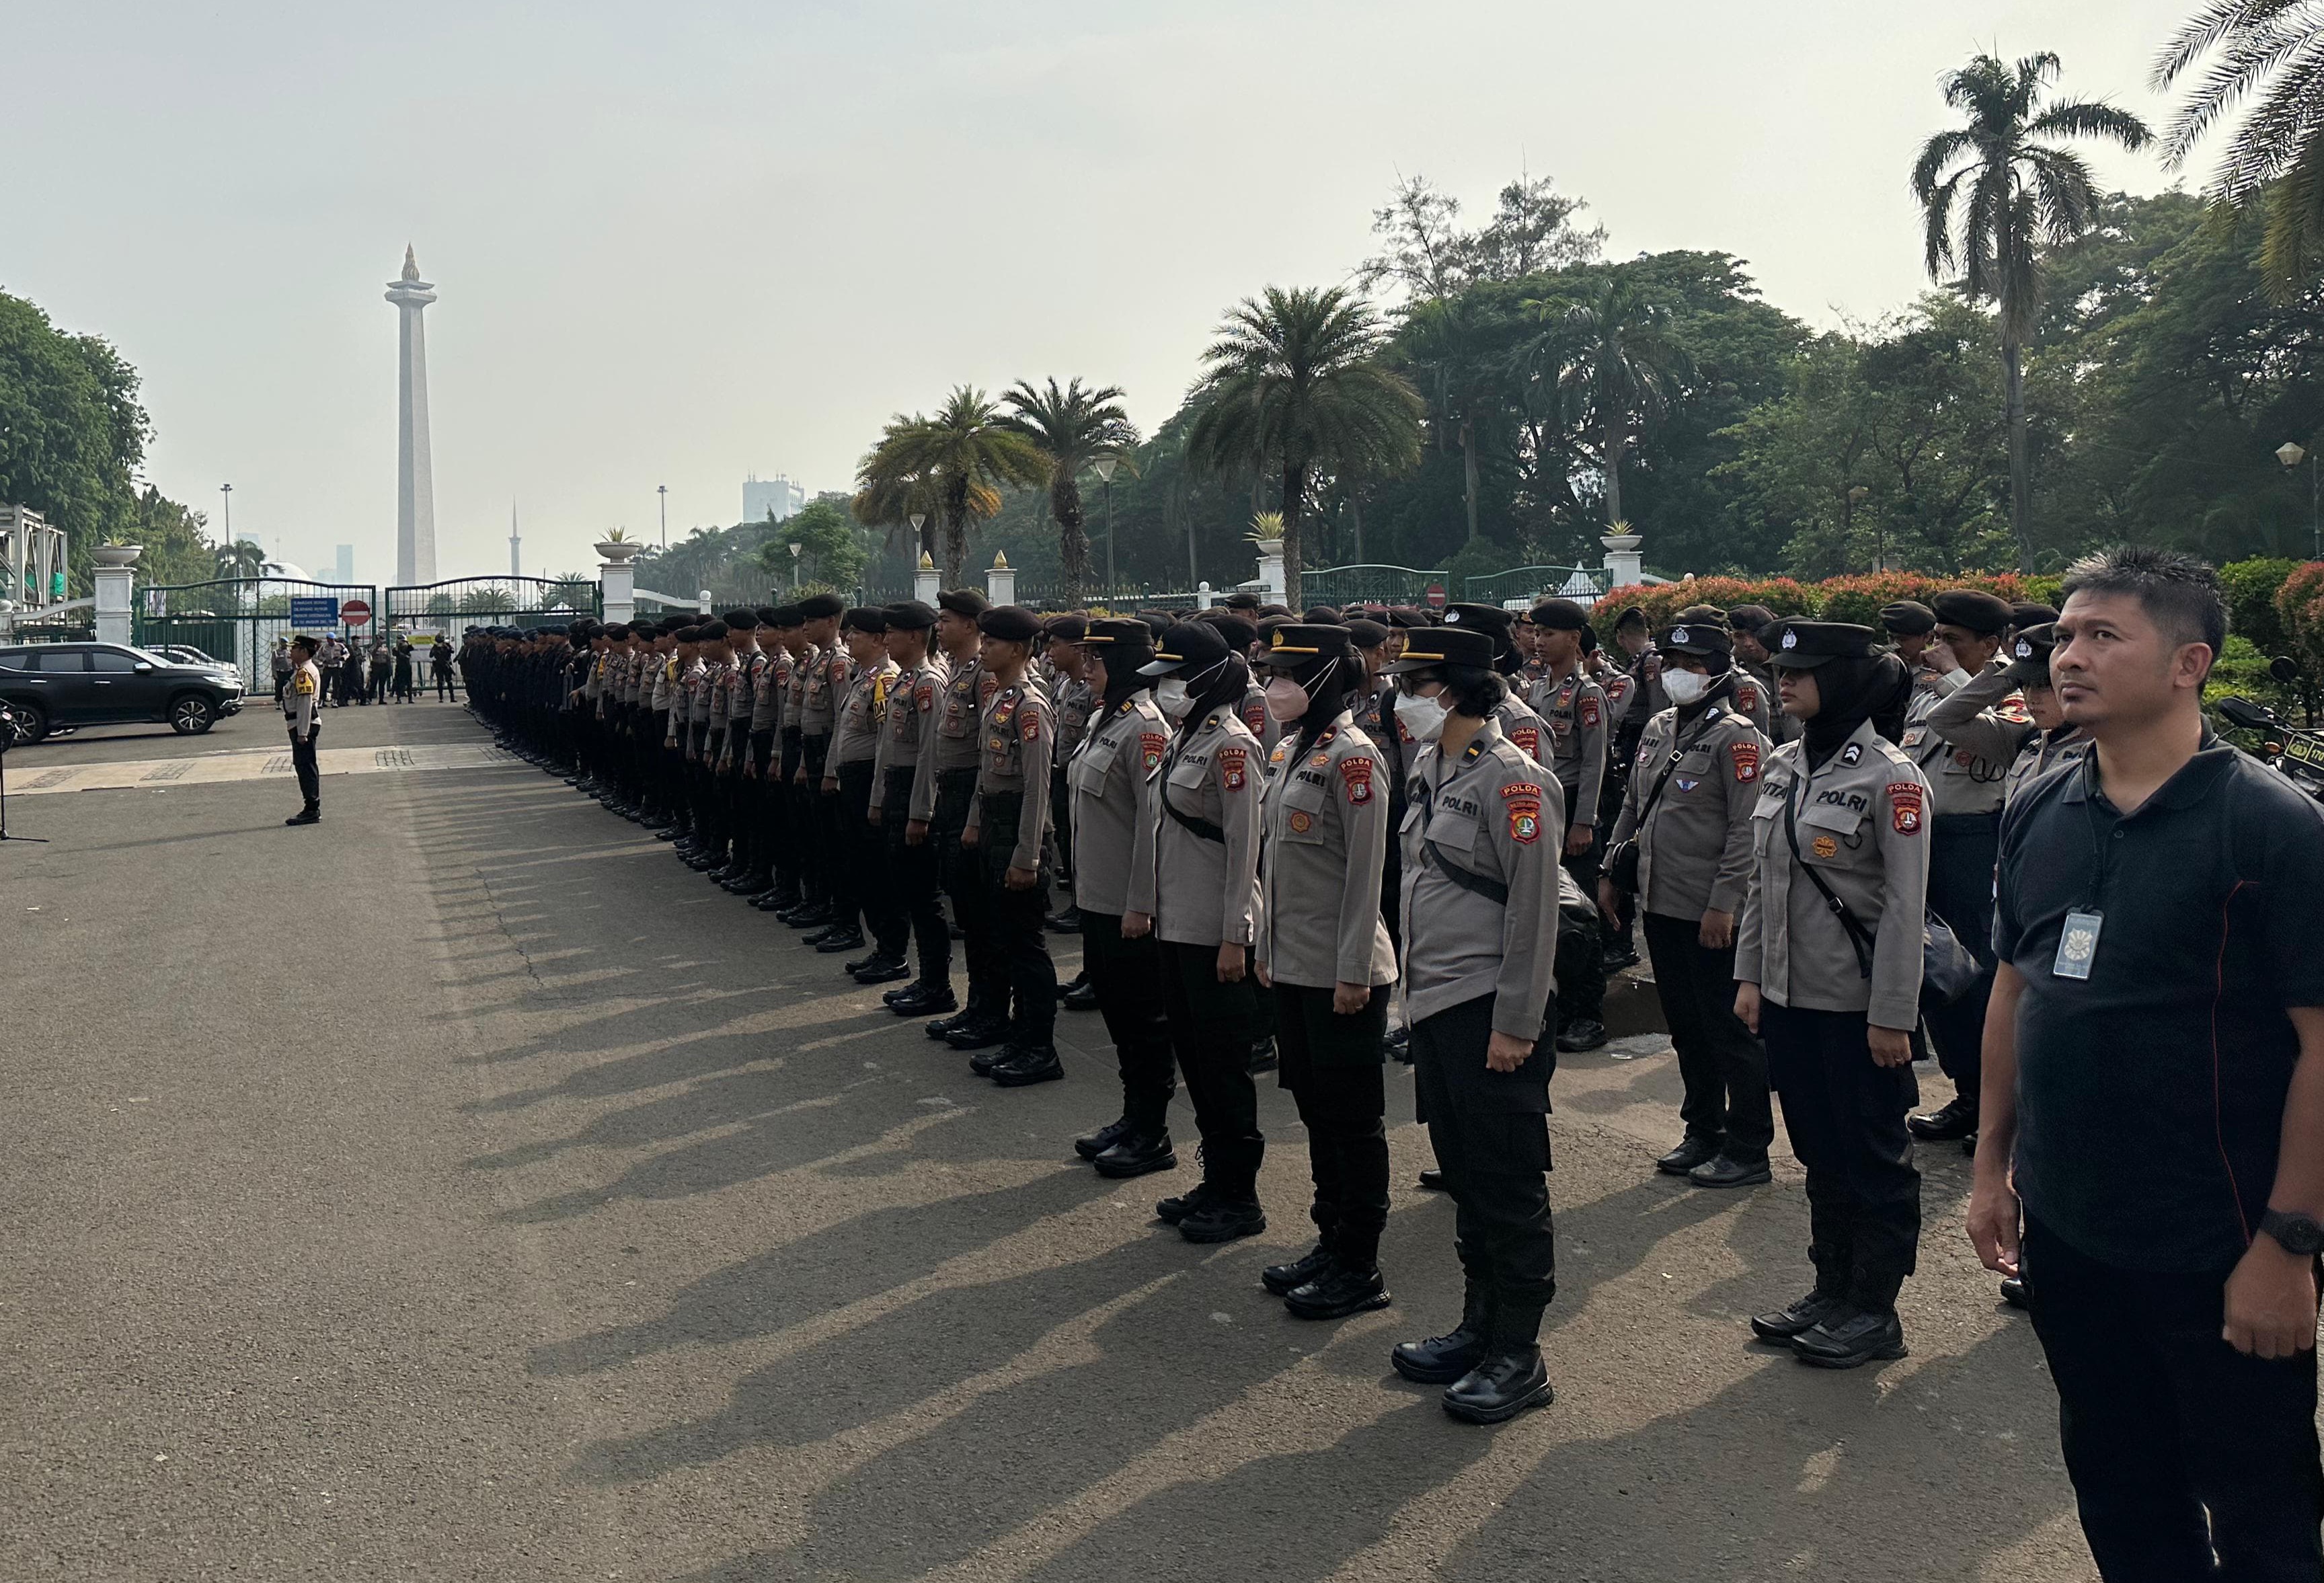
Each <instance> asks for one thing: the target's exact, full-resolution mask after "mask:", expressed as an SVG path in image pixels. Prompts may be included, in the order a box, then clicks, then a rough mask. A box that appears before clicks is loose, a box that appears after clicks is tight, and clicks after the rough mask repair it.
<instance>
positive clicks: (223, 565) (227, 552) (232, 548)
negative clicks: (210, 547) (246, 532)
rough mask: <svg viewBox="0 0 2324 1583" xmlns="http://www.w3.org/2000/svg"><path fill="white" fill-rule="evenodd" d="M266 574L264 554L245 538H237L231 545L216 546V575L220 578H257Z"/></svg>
mask: <svg viewBox="0 0 2324 1583" xmlns="http://www.w3.org/2000/svg"><path fill="white" fill-rule="evenodd" d="M265 573H266V552H265V551H264V550H263V549H262V548H259V547H258V546H257V545H255V544H254V543H252V542H251V541H250V540H249V539H247V538H237V539H235V541H234V542H233V543H232V544H222V545H220V546H218V551H217V575H219V576H221V577H259V576H263V575H265Z"/></svg>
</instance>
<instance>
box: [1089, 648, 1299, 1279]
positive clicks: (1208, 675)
mask: <svg viewBox="0 0 2324 1583" xmlns="http://www.w3.org/2000/svg"><path fill="white" fill-rule="evenodd" d="M1139 674H1140V675H1142V676H1154V677H1157V678H1159V679H1158V681H1157V684H1156V686H1155V689H1154V701H1155V703H1156V704H1157V706H1158V707H1159V708H1160V709H1161V711H1162V713H1164V714H1165V715H1167V716H1169V717H1170V718H1171V719H1173V720H1175V721H1176V722H1179V725H1178V733H1177V735H1176V737H1175V738H1173V739H1172V741H1171V742H1170V744H1169V746H1168V747H1167V749H1165V750H1164V752H1163V755H1162V762H1161V763H1160V765H1158V766H1157V768H1156V774H1157V777H1158V780H1157V784H1156V786H1155V787H1154V803H1155V809H1156V815H1157V817H1156V823H1155V826H1154V831H1155V833H1154V872H1153V878H1152V880H1151V884H1152V887H1153V893H1154V907H1153V910H1152V912H1151V913H1150V914H1148V912H1146V911H1145V910H1143V909H1138V910H1133V911H1132V912H1130V914H1128V915H1127V916H1125V917H1124V918H1123V919H1122V925H1121V932H1122V933H1123V934H1125V935H1128V936H1130V938H1132V939H1135V938H1137V937H1138V936H1139V935H1141V934H1146V933H1148V931H1149V930H1151V931H1152V932H1153V933H1154V934H1157V935H1158V936H1159V938H1160V940H1161V957H1162V1004H1163V1008H1164V1009H1165V1011H1166V1012H1167V1016H1168V1018H1169V1024H1170V1043H1171V1045H1172V1046H1173V1047H1174V1048H1175V1050H1176V1053H1177V1056H1178V1070H1179V1072H1181V1073H1182V1074H1183V1075H1184V1076H1185V1081H1186V1092H1187V1096H1188V1097H1189V1098H1190V1099H1192V1100H1194V1123H1195V1126H1196V1127H1199V1128H1200V1129H1201V1132H1202V1137H1203V1180H1202V1182H1201V1183H1198V1184H1197V1185H1196V1186H1195V1187H1194V1191H1192V1192H1185V1193H1181V1194H1178V1195H1176V1196H1175V1197H1171V1198H1166V1199H1164V1200H1163V1201H1161V1202H1160V1203H1158V1204H1157V1205H1155V1206H1154V1212H1155V1213H1156V1214H1157V1216H1159V1217H1160V1218H1161V1219H1163V1220H1164V1221H1165V1222H1167V1223H1168V1224H1170V1225H1174V1226H1176V1227H1177V1228H1178V1230H1179V1233H1180V1235H1182V1236H1184V1237H1185V1238H1186V1240H1188V1241H1189V1242H1226V1241H1230V1240H1231V1239H1232V1238H1238V1237H1249V1236H1251V1235H1253V1234H1255V1233H1257V1232H1260V1231H1264V1230H1266V1229H1267V1216H1266V1214H1265V1212H1264V1211H1262V1210H1260V1208H1259V1162H1260V1160H1261V1159H1262V1158H1263V1157H1264V1155H1265V1154H1266V1151H1267V1139H1266V1137H1265V1136H1264V1135H1263V1134H1261V1133H1260V1131H1259V1092H1258V1090H1257V1088H1256V1087H1255V1086H1254V1085H1253V1084H1252V1082H1251V1080H1250V1048H1251V1030H1252V1027H1253V1026H1254V1024H1255V1022H1256V1019H1257V1017H1258V1011H1259V1007H1258V989H1259V986H1258V981H1257V980H1255V979H1254V978H1253V977H1252V976H1251V973H1250V946H1251V940H1252V935H1253V934H1254V933H1255V930H1256V923H1257V920H1256V916H1255V915H1256V913H1257V911H1258V903H1259V774H1260V767H1261V764H1262V761H1263V759H1264V755H1263V754H1262V752H1261V750H1260V749H1259V739H1258V738H1257V737H1255V736H1253V735H1252V734H1251V732H1250V727H1249V726H1248V725H1246V724H1244V723H1243V719H1242V703H1243V695H1244V693H1245V692H1246V690H1247V689H1248V688H1249V686H1250V667H1249V666H1248V665H1247V664H1245V663H1244V661H1243V658H1242V656H1241V655H1240V654H1237V653H1235V652H1233V651H1231V649H1229V647H1228V645H1227V640H1226V639H1225V638H1224V637H1223V636H1222V635H1221V633H1220V631H1219V630H1218V628H1217V627H1215V626H1213V625H1212V624H1210V623H1209V622H1206V621H1181V622H1179V623H1178V624H1177V625H1176V626H1174V627H1172V628H1171V629H1170V630H1168V631H1167V632H1166V633H1164V634H1163V636H1162V639H1161V640H1160V641H1159V642H1158V643H1157V644H1156V645H1155V647H1154V658H1153V660H1152V661H1151V662H1150V663H1148V664H1147V665H1145V666H1143V667H1140V668H1139Z"/></svg>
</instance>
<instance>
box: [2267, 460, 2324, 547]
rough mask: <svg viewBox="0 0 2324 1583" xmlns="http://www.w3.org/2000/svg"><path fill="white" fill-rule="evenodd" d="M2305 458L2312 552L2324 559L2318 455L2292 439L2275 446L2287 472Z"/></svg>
mask: <svg viewBox="0 0 2324 1583" xmlns="http://www.w3.org/2000/svg"><path fill="white" fill-rule="evenodd" d="M2303 458H2305V459H2306V461H2307V463H2308V536H2309V541H2310V554H2311V555H2312V556H2313V557H2315V558H2316V559H2318V560H2319V561H2324V493H2319V491H2318V486H2317V477H2316V457H2315V456H2312V455H2310V452H2309V450H2308V448H2307V447H2306V446H2298V445H2294V444H2293V443H2292V441H2290V440H2286V441H2284V442H2283V443H2282V445H2280V446H2276V447H2275V459H2276V460H2277V461H2279V462H2281V463H2282V464H2283V470H2284V471H2285V472H2286V473H2289V472H2291V471H2292V469H2293V468H2294V467H2297V466H2299V465H2300V464H2301V460H2302V459H2303Z"/></svg>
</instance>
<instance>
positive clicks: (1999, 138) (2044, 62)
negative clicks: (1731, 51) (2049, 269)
mask: <svg viewBox="0 0 2324 1583" xmlns="http://www.w3.org/2000/svg"><path fill="white" fill-rule="evenodd" d="M2058 69H2059V67H2058V58H2057V57H2056V56H2055V55H2052V54H2047V53H2044V54H2041V55H2028V56H2027V57H2025V58H2024V60H2020V61H2018V62H2017V63H2016V64H2015V66H2008V65H2005V64H2003V63H2002V62H2001V61H2000V60H1997V59H1995V58H1994V57H1993V56H1991V55H1979V56H1978V57H1977V58H1976V59H1975V60H1971V61H1970V62H1969V64H1968V65H1967V66H1965V67H1963V68H1961V69H1960V70H1959V71H1955V72H1952V73H1950V74H1949V75H1948V76H1947V77H1946V78H1945V103H1946V104H1948V105H1950V106H1952V107H1953V108H1954V109H1956V110H1965V111H1967V112H1968V113H1969V124H1968V125H1966V126H1959V127H1955V128H1953V129H1952V130H1950V131H1949V132H1940V133H1937V134H1936V135H1935V136H1934V137H1932V138H1931V139H1929V141H1928V142H1927V143H1924V144H1923V145H1922V148H1921V157H1920V159H1919V160H1917V161H1914V165H1913V196H1914V197H1915V198H1918V199H1920V202H1921V211H1922V215H1923V220H1924V222H1925V226H1926V243H1927V246H1926V254H1927V259H1926V262H1927V264H1928V271H1929V276H1930V278H1931V279H1932V280H1936V281H1943V280H1945V279H1947V278H1948V277H1949V276H1950V275H1951V273H1952V272H1953V271H1955V270H1956V269H1958V270H1959V271H1960V289H1961V290H1962V292H1963V293H1964V294H1965V295H1967V296H1968V297H1969V299H1971V300H1972V301H1982V302H1990V303H1992V304H1994V305H1995V307H1996V308H1997V309H1998V311H1999V315H2000V319H2001V360H2002V364H2003V365H2004V367H2005V368H2006V371H2007V373H2008V379H2009V526H2010V528H2011V530H2012V531H2014V532H2015V534H2016V536H2017V557H2018V565H2019V566H2021V567H2023V568H2025V569H2028V570H2030V569H2031V568H2032V566H2033V545H2032V540H2031V537H2030V530H2031V522H2030V518H2031V515H2032V511H2031V502H2032V499H2033V481H2032V478H2031V477H2030V475H2029V470H2028V466H2027V462H2026V455H2025V368H2024V352H2025V343H2026V340H2027V339H2028V338H2029V337H2030V336H2032V334H2033V319H2034V317H2035V315H2036V314H2037V313H2038V312H2039V310H2040V308H2041V305H2042V261H2041V251H2042V249H2043V248H2045V247H2048V248H2055V247H2061V246H2063V245H2065V244H2067V243H2069V242H2071V241H2072V240H2073V239H2074V238H2075V237H2077V236H2080V235H2081V234H2082V233H2083V232H2085V231H2087V230H2089V225H2090V209H2091V207H2092V205H2093V204H2094V203H2095V202H2096V198H2097V195H2096V193H2095V191H2094V190H2093V189H2092V187H2091V183H2090V168H2089V165H2087V164H2086V163H2084V162H2083V161H2082V157H2081V156H2080V154H2078V153H2076V152H2074V151H2073V150H2071V149H2069V148H2065V147H2062V146H2061V145H2060V144H2059V143H2057V142H2055V141H2052V140H2055V139H2059V138H2069V137H2102V138H2107V139H2110V140H2111V141H2113V142H2115V143H2120V144H2121V145H2122V146H2123V147H2124V148H2126V149H2134V150H2135V149H2142V148H2144V147H2145V146H2146V145H2147V144H2148V143H2151V142H2152V141H2153V133H2151V132H2149V131H2148V130H2147V129H2146V123H2144V121H2141V120H2140V119H2139V118H2138V117H2137V116H2135V115H2132V114H2131V113H2130V112H2129V111H2127V110H2117V109H2116V108H2115V107H2114V106H2111V105H2104V104H2098V103H2095V102H2092V101H2089V100H2086V99H2063V100H2053V101H2052V102H2050V103H2048V104H2046V105H2045V104H2043V99H2044V97H2046V93H2047V90H2048V88H2049V86H2050V84H2051V83H2052V82H2053V81H2055V80H2056V79H2057V76H2058Z"/></svg>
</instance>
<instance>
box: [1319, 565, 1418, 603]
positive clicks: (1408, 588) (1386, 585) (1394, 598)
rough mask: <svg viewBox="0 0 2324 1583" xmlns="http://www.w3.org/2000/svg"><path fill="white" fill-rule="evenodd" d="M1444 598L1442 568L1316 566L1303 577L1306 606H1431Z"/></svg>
mask: <svg viewBox="0 0 2324 1583" xmlns="http://www.w3.org/2000/svg"><path fill="white" fill-rule="evenodd" d="M1432 595H1433V598H1432ZM1443 599H1444V572H1443V568H1442V567H1439V568H1437V569H1436V570H1434V571H1428V570H1425V569H1423V568H1421V567H1417V566H1315V567H1313V568H1310V569H1309V570H1306V571H1303V572H1301V573H1300V574H1299V600H1300V603H1302V604H1309V605H1314V604H1428V603H1443Z"/></svg>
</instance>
